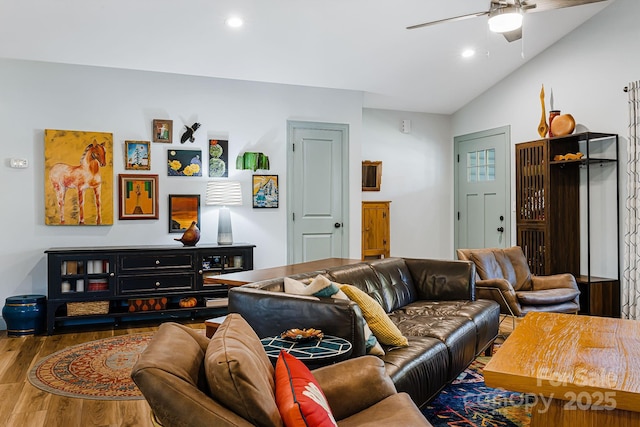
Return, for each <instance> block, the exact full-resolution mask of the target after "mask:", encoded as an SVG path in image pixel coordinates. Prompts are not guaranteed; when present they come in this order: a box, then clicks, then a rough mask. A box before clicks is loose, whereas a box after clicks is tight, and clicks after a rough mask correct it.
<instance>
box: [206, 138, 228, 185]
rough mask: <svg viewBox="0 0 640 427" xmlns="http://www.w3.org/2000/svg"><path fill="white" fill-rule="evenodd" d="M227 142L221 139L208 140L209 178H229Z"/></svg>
mask: <svg viewBox="0 0 640 427" xmlns="http://www.w3.org/2000/svg"><path fill="white" fill-rule="evenodd" d="M228 147H229V141H226V140H223V139H210V140H209V177H210V178H226V177H228V176H229V168H228V167H227V165H228V164H229V162H228V159H229V154H228V152H227V148H228Z"/></svg>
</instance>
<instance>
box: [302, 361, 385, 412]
mask: <svg viewBox="0 0 640 427" xmlns="http://www.w3.org/2000/svg"><path fill="white" fill-rule="evenodd" d="M313 376H314V377H315V378H316V380H318V383H319V384H320V388H321V389H322V392H323V393H324V394H325V396H326V397H327V401H328V402H329V407H330V408H331V412H333V415H334V417H335V418H336V420H342V419H344V418H347V417H349V416H351V415H353V414H356V413H358V412H360V411H362V410H364V409H366V408H369V407H371V406H373V405H374V404H376V403H377V402H379V401H381V400H383V399H385V398H386V397H388V396H391V395H392V394H396V393H397V392H396V387H395V386H394V385H393V381H392V380H391V378H390V377H389V375H387V373H386V371H385V369H384V362H383V361H382V360H381V359H379V358H377V357H376V356H363V357H358V358H356V359H349V360H345V361H343V362H339V363H336V364H334V365H329V366H325V367H323V368H319V369H316V370H314V371H313Z"/></svg>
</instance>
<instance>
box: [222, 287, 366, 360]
mask: <svg viewBox="0 0 640 427" xmlns="http://www.w3.org/2000/svg"><path fill="white" fill-rule="evenodd" d="M229 313H240V315H242V317H243V318H244V319H245V320H246V321H247V323H249V325H251V327H252V328H253V330H254V331H255V332H256V334H257V335H258V336H259V337H260V338H264V337H268V336H274V335H280V334H281V333H282V332H283V331H286V330H287V329H292V328H300V329H303V328H315V329H320V330H322V332H324V333H325V334H327V335H334V336H337V337H340V338H344V339H346V340H348V341H349V342H350V343H351V345H352V346H353V348H352V351H351V357H358V356H363V355H364V354H365V353H366V345H365V344H366V339H365V337H364V332H363V330H364V319H363V317H362V312H361V311H360V307H358V305H357V304H356V303H355V302H353V301H347V300H341V299H334V298H316V297H310V296H303V295H293V294H286V293H284V292H271V291H264V290H261V289H254V288H251V287H245V286H240V287H237V288H231V289H230V290H229Z"/></svg>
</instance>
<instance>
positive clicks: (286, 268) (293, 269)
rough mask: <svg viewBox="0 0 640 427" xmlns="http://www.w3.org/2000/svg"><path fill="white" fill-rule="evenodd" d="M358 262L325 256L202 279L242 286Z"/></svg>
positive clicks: (211, 283)
mask: <svg viewBox="0 0 640 427" xmlns="http://www.w3.org/2000/svg"><path fill="white" fill-rule="evenodd" d="M359 262H362V260H359V259H350V258H327V259H321V260H317V261H310V262H303V263H299V264H289V265H283V266H281V267H272V268H263V269H260V270H247V271H239V272H237V273H229V274H221V275H219V276H213V277H206V278H205V279H204V283H205V284H208V285H214V284H217V285H228V286H242V285H246V284H247V283H254V282H259V281H261V280H267V279H274V278H277V277H285V276H293V275H295V274H300V273H309V272H312V271H316V270H324V269H327V268H333V267H340V266H343V265H349V264H357V263H359Z"/></svg>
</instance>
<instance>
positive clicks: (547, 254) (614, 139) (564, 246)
mask: <svg viewBox="0 0 640 427" xmlns="http://www.w3.org/2000/svg"><path fill="white" fill-rule="evenodd" d="M605 144H613V145H614V147H613V149H612V150H604V149H601V148H602V147H603V146H604V145H605ZM577 152H581V153H582V154H583V155H584V156H583V157H582V158H581V159H573V160H555V158H556V156H558V155H565V154H567V153H577ZM617 157H618V135H616V134H609V133H598V132H584V133H577V134H573V135H568V136H563V137H556V138H545V139H540V140H537V141H530V142H524V143H520V144H516V149H515V158H516V228H517V242H518V245H519V246H521V247H522V249H523V251H524V253H525V255H526V257H527V260H528V262H529V267H530V269H531V272H532V273H533V274H536V275H549V274H556V273H567V272H568V273H572V274H573V275H574V276H575V277H576V281H577V282H578V286H579V287H580V290H581V293H582V294H581V297H580V305H581V313H583V314H591V315H601V316H612V317H619V316H620V277H619V276H620V274H619V264H620V256H619V253H617V256H616V259H617V268H616V272H617V274H616V277H609V278H606V277H595V275H593V274H592V271H591V270H592V260H591V254H592V251H593V248H594V247H595V246H594V245H595V244H598V243H594V242H593V241H592V232H591V231H592V230H591V228H592V218H591V216H592V212H591V210H592V200H591V191H592V185H593V184H594V182H593V179H592V172H593V171H592V168H593V167H596V166H597V167H613V168H615V174H616V181H615V192H616V195H615V199H616V202H615V206H608V207H607V209H612V210H614V211H615V216H613V217H614V218H615V224H609V226H611V227H613V228H615V230H616V232H615V234H614V233H610V236H609V237H608V238H611V239H615V244H613V245H612V246H614V247H615V248H616V252H619V251H618V249H617V248H618V238H619V237H618V236H619V235H620V224H619V220H618V209H619V208H618V206H619V203H618V181H619V180H618V169H617V162H618V160H617ZM581 169H582V170H583V171H584V172H583V173H581ZM581 186H582V191H581ZM581 193H582V199H581ZM612 205H613V203H612ZM581 214H583V215H585V216H586V218H583V221H582V225H581ZM585 223H586V229H584V224H585ZM581 236H582V238H583V239H586V241H585V242H582V245H581ZM585 248H586V250H585ZM581 253H582V259H581Z"/></svg>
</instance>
